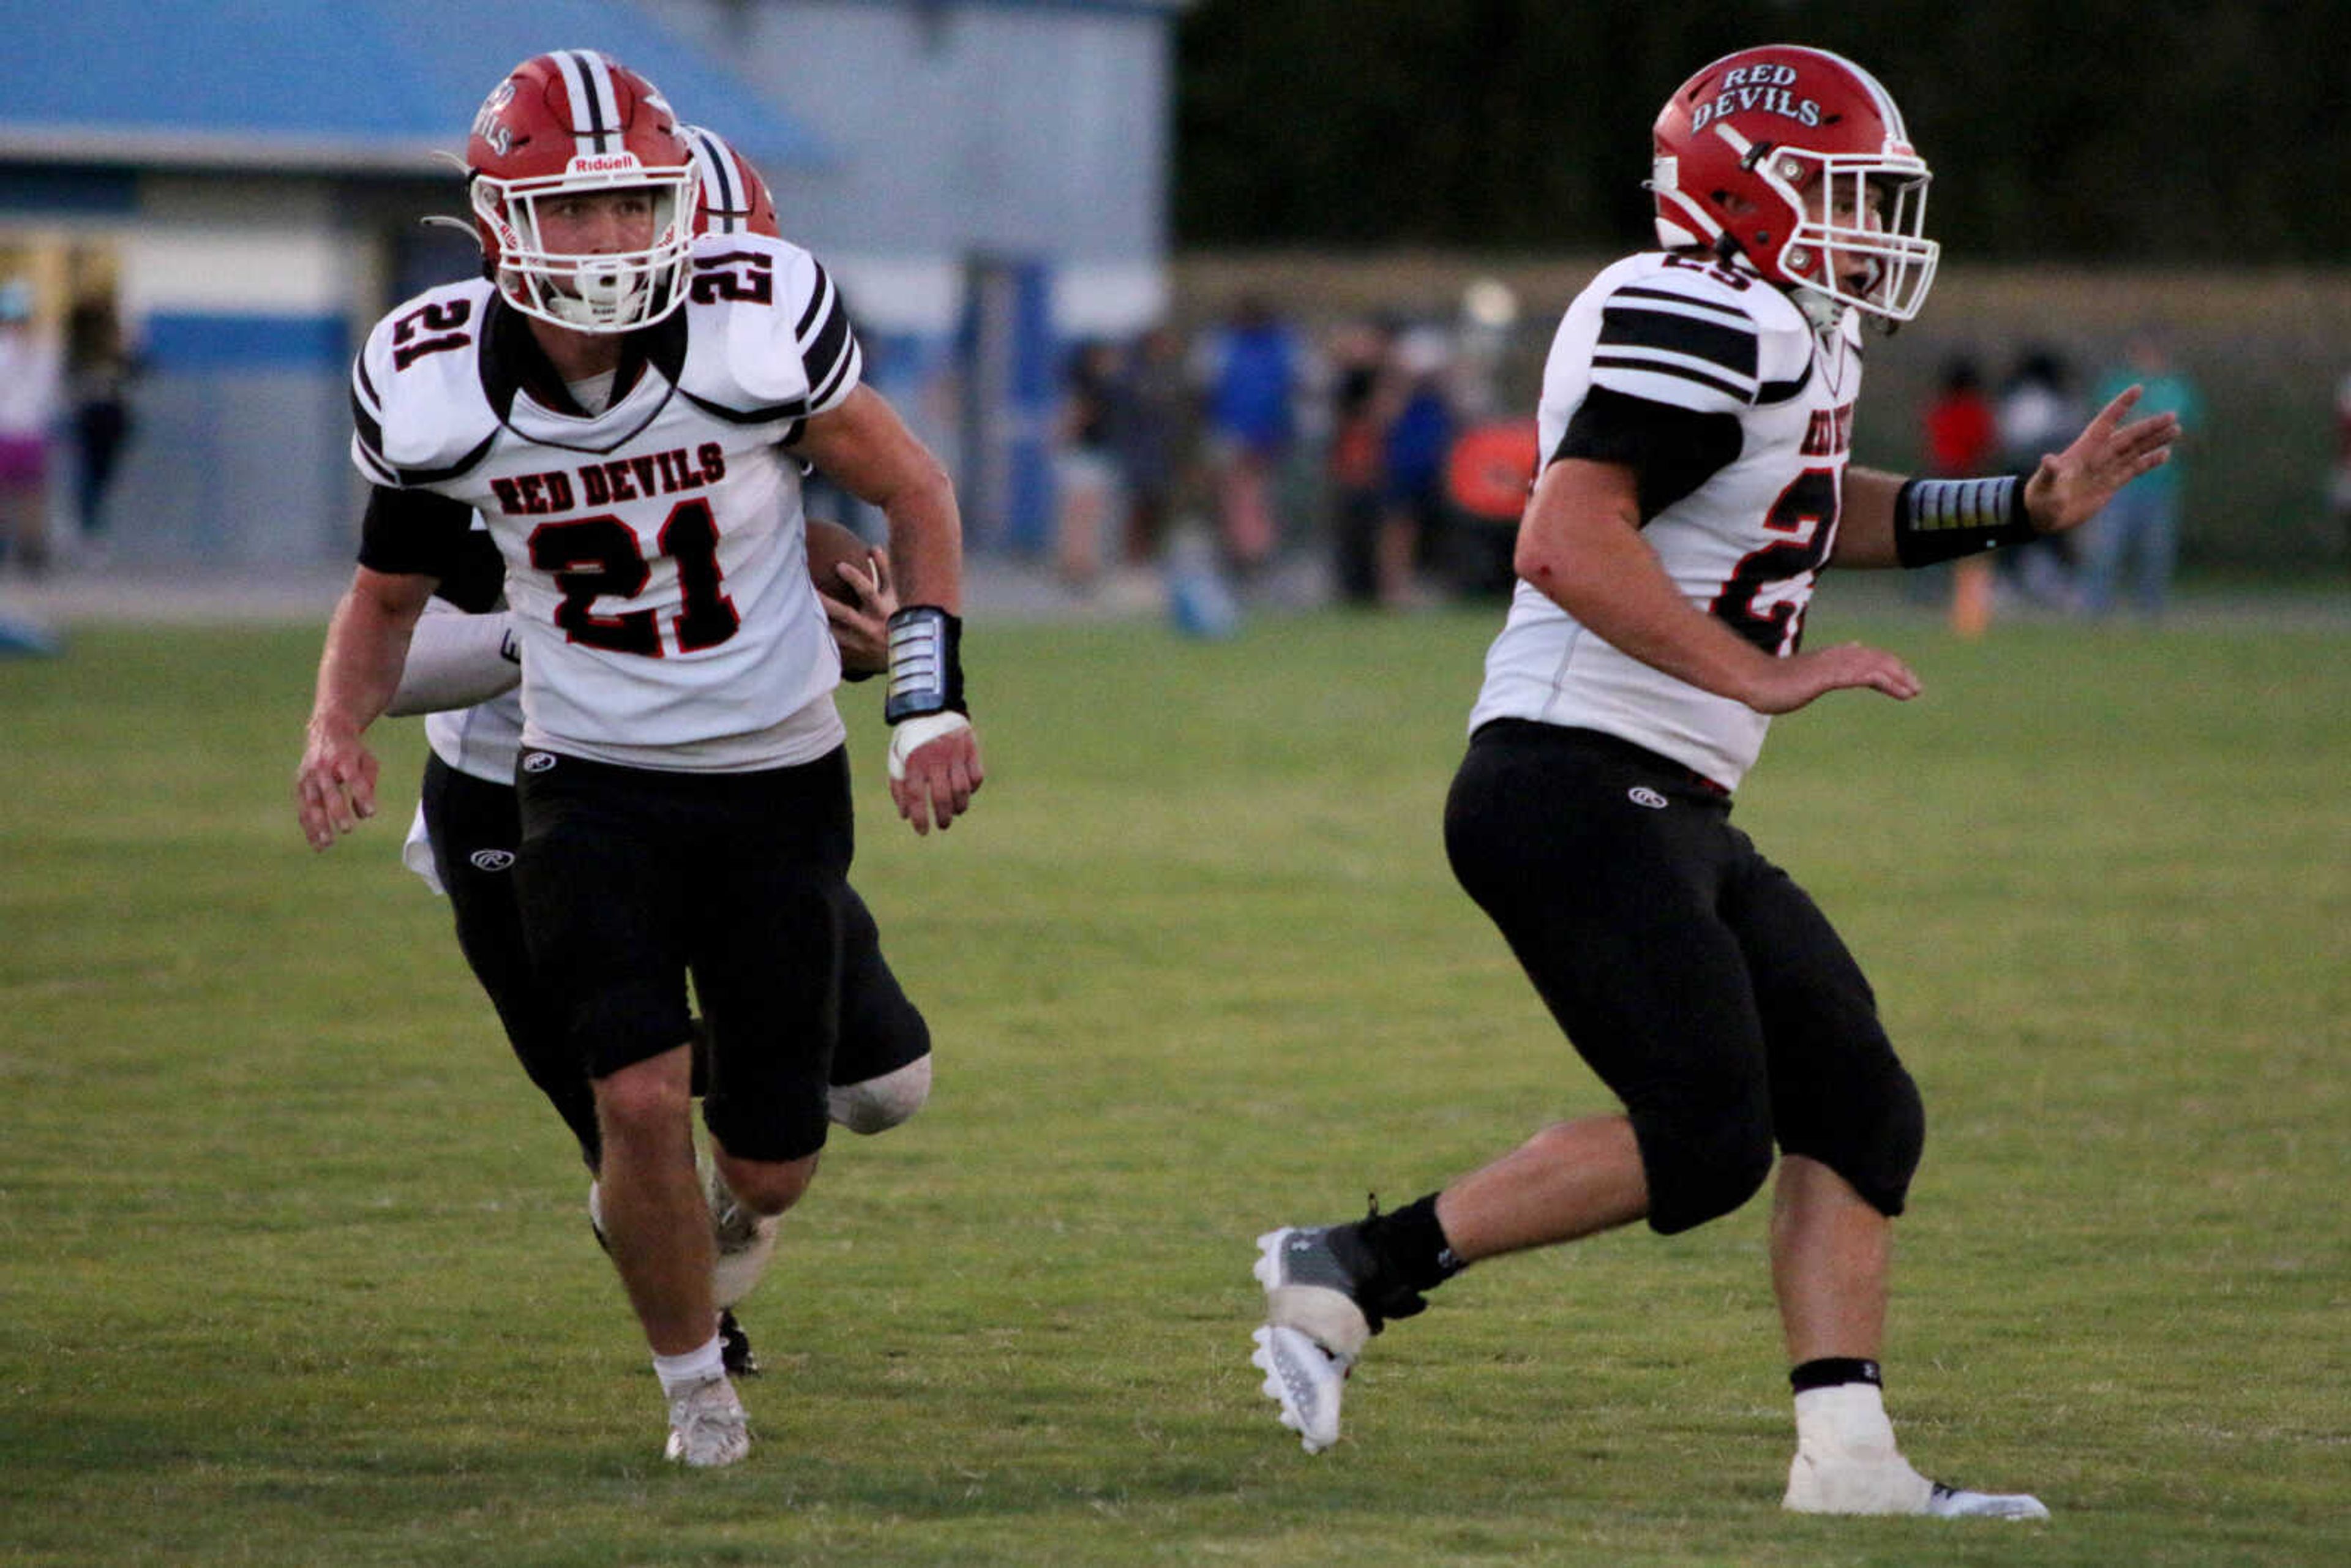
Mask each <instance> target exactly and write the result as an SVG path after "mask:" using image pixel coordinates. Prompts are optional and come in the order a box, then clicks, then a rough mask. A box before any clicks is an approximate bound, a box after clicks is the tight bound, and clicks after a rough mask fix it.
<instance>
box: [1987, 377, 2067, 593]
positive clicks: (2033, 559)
mask: <svg viewBox="0 0 2351 1568" xmlns="http://www.w3.org/2000/svg"><path fill="white" fill-rule="evenodd" d="M2082 421H2083V414H2082V410H2081V407H2080V405H2079V404H2078V403H2077V402H2075V401H2074V394H2073V376H2072V373H2071V372H2070V371H2068V370H2067V369H2066V367H2065V362H2064V361H2063V360H2061V359H2059V358H2058V357H2057V355H2056V353H2055V352H2054V351H2053V350H2048V349H2032V350H2027V351H2026V352H2025V354H2024V356H2023V357H2022V359H2021V360H2019V361H2017V366H2016V370H2015V371H2014V372H2013V373H2012V374H2011V375H2010V377H2009V379H2008V384H2007V385H2006V386H2005V387H2003V388H2002V389H2001V397H2000V448H2001V466H2002V467H2003V468H2006V469H2008V470H2010V471H2011V472H2013V473H2017V474H2023V475H2030V474H2031V473H2032V471H2033V470H2034V469H2035V468H2038V467H2039V466H2040V465H2041V459H2042V458H2043V456H2045V455H2048V454H2050V453H2053V452H2062V451H2064V448H2065V445H2066V444H2067V443H2069V442H2071V441H2072V440H2073V439H2074V435H2075V434H2078V433H2079V432H2080V430H2081V428H2082ZM1995 564H1996V565H1997V567H1998V570H1999V571H2000V573H2001V578H2002V580H2005V581H2006V583H2007V584H2008V586H2009V588H2010V590H2011V591H2012V592H2014V593H2015V594H2016V595H2017V596H2018V597H2019V598H2021V599H2023V600H2025V601H2028V602H2031V603H2034V604H2040V605H2044V606H2047V607H2048V608H2051V609H2055V610H2071V609H2073V608H2074V603H2075V597H2074V560H2073V557H2072V556H2071V555H2069V554H2068V553H2067V546H2066V541H2065V540H2064V539H2063V538H2043V539H2034V540H2033V541H2032V542H2031V543H2030V544H2021V545H2011V546H2009V547H2008V548H2007V549H2003V550H2001V551H1999V552H1998V554H1997V557H1996V561H1995Z"/></svg>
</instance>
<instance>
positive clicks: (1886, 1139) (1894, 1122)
mask: <svg viewBox="0 0 2351 1568" xmlns="http://www.w3.org/2000/svg"><path fill="white" fill-rule="evenodd" d="M1791 1123H1792V1125H1791ZM1780 1131H1781V1136H1780V1146H1781V1147H1782V1148H1783V1149H1785V1150H1786V1151H1787V1152H1788V1153H1790V1154H1792V1155H1805V1156H1807V1157H1808V1158H1811V1159H1815V1160H1818V1161H1820V1162H1821V1164H1823V1165H1824V1166H1828V1167H1829V1169H1831V1170H1833V1171H1834V1172H1836V1174H1837V1175H1839V1176H1843V1177H1844V1179H1845V1180H1846V1181H1848V1182H1850V1183H1852V1184H1853V1189H1854V1191H1855V1192H1857V1193H1859V1194H1860V1195H1861V1196H1862V1198H1863V1200H1864V1201H1865V1202H1866V1203H1867V1204H1868V1205H1869V1206H1870V1207H1872V1208H1875V1209H1876V1210H1877V1212H1878V1213H1880V1214H1883V1215H1885V1216H1886V1218H1889V1219H1890V1218H1893V1217H1894V1216H1896V1215H1897V1214H1900V1213H1901V1212H1902V1206H1903V1204H1904V1203H1905V1202H1906V1201H1907V1199H1908V1197H1909V1195H1910V1178H1911V1177H1912V1176H1914V1175H1916V1174H1917V1169H1918V1156H1919V1155H1920V1153H1921V1152H1923V1151H1924V1149H1925V1148H1926V1146H1927V1108H1926V1105H1925V1104H1924V1103H1923V1102H1921V1101H1920V1100H1919V1098H1918V1085H1917V1083H1916V1082H1912V1080H1911V1077H1910V1074H1909V1073H1908V1071H1906V1070H1905V1069H1904V1068H1903V1066H1902V1064H1901V1062H1899V1061H1896V1060H1895V1059H1894V1056H1893V1053H1892V1052H1891V1051H1888V1052H1887V1053H1886V1055H1885V1057H1884V1058H1883V1060H1882V1061H1876V1062H1871V1063H1866V1064H1857V1065H1856V1068H1855V1071H1853V1072H1852V1073H1850V1074H1849V1075H1847V1076H1845V1077H1844V1078H1843V1079H1841V1080H1840V1081H1839V1082H1838V1084H1837V1092H1835V1094H1834V1096H1832V1097H1830V1098H1829V1099H1828V1100H1827V1101H1825V1102H1824V1103H1817V1104H1816V1105H1815V1106H1813V1108H1812V1109H1811V1110H1809V1111H1808V1112H1807V1113H1805V1114H1804V1115H1803V1116H1802V1119H1801V1120H1799V1119H1798V1118H1797V1117H1795V1116H1794V1115H1789V1116H1787V1117H1783V1119H1782V1127H1781V1130H1780Z"/></svg>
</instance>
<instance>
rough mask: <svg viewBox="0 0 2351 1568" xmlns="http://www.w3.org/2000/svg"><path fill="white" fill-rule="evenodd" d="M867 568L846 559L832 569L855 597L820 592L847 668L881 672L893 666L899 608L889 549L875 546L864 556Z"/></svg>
mask: <svg viewBox="0 0 2351 1568" xmlns="http://www.w3.org/2000/svg"><path fill="white" fill-rule="evenodd" d="M865 561H866V565H865V570H859V569H858V566H857V563H856V562H855V561H852V560H844V561H842V562H841V564H840V565H839V566H837V567H835V568H834V569H833V570H834V572H835V574H836V575H838V576H839V577H840V579H841V583H842V585H843V586H844V587H846V588H847V589H848V590H849V591H850V592H851V593H852V594H854V595H855V596H856V597H855V598H854V600H849V599H843V598H841V597H839V596H838V595H836V594H832V593H820V594H819V595H817V597H818V599H820V601H823V604H824V615H825V619H826V620H828V621H830V622H832V640H833V642H834V643H837V644H839V645H840V648H841V666H842V667H843V668H844V669H850V670H855V671H858V672H859V673H861V674H877V675H878V674H882V673H883V672H884V671H886V670H887V669H889V667H890V617H891V616H892V615H893V614H894V613H896V612H897V609H898V588H897V585H896V584H895V583H894V582H893V581H892V580H891V579H890V552H889V551H888V550H885V549H875V550H872V551H871V552H869V553H868V554H867V556H866V558H865Z"/></svg>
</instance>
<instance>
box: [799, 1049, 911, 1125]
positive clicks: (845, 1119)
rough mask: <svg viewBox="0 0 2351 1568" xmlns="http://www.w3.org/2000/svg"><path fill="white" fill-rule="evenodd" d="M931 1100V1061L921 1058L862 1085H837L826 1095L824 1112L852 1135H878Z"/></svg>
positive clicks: (869, 1079)
mask: <svg viewBox="0 0 2351 1568" xmlns="http://www.w3.org/2000/svg"><path fill="white" fill-rule="evenodd" d="M930 1097H931V1059H930V1058H929V1057H928V1056H918V1057H916V1058H915V1059H914V1061H910V1062H908V1063H906V1065H905V1066H904V1067H901V1068H899V1069H897V1070H896V1071H892V1072H884V1073H883V1074H882V1075H881V1076H880V1077H878V1078H868V1079H866V1080H865V1081H864V1082H861V1083H836V1084H834V1085H833V1086H832V1087H831V1089H830V1090H828V1091H827V1092H826V1093H825V1109H826V1111H827V1112H828V1113H830V1114H831V1117H832V1119H833V1120H834V1121H835V1122H838V1123H839V1124H841V1125H842V1126H844V1127H846V1128H848V1129H849V1130H850V1131H851V1132H852V1133H879V1132H883V1131H886V1130H887V1129H889V1128H891V1127H894V1126H896V1125H897V1124H899V1123H901V1122H903V1121H904V1120H905V1119H906V1118H907V1117H909V1116H911V1115H913V1114H914V1113H915V1112H917V1111H919V1110H921V1109H922V1108H923V1103H924V1102H925V1101H926V1100H928V1099H929V1098H930Z"/></svg>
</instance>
